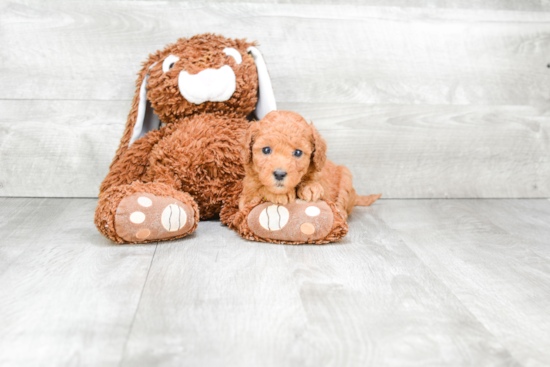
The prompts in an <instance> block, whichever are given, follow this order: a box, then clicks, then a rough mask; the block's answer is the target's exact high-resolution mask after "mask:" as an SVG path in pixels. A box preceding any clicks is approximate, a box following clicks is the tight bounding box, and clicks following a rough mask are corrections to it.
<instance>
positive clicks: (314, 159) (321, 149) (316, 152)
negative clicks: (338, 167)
mask: <svg viewBox="0 0 550 367" xmlns="http://www.w3.org/2000/svg"><path fill="white" fill-rule="evenodd" d="M309 128H310V129H311V135H312V136H313V153H311V165H313V167H314V168H315V170H316V171H317V172H319V171H321V170H322V169H323V167H324V166H325V162H326V161H327V143H326V142H325V139H323V137H322V136H321V135H320V134H319V132H318V131H317V129H316V128H315V126H313V123H311V124H309Z"/></svg>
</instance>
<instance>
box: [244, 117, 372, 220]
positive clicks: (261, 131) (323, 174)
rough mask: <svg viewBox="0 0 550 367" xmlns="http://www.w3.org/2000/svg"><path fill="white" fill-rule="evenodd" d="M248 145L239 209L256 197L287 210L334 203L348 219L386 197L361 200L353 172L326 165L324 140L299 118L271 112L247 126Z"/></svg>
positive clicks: (245, 153) (341, 167)
mask: <svg viewBox="0 0 550 367" xmlns="http://www.w3.org/2000/svg"><path fill="white" fill-rule="evenodd" d="M244 146H245V151H244V168H245V178H244V180H243V192H242V195H241V198H240V201H239V208H240V209H243V208H244V207H245V206H246V205H247V204H248V203H250V202H253V201H255V200H257V199H258V198H262V199H265V200H267V201H270V202H272V203H275V204H281V205H285V204H287V203H289V202H292V201H294V200H295V199H296V197H298V198H299V199H302V200H305V201H317V200H326V201H330V202H333V203H334V204H335V205H336V207H337V208H338V209H339V210H340V211H341V212H342V213H345V216H346V217H347V215H349V214H351V212H352V211H353V207H354V206H356V205H360V206H369V205H371V204H372V203H374V202H375V201H376V200H378V199H379V198H380V197H381V196H382V194H378V195H369V196H361V195H357V193H356V192H355V189H354V188H353V181H352V174H351V172H350V170H349V169H348V168H347V167H345V166H337V165H336V164H334V163H333V162H331V161H329V160H327V156H326V150H327V145H326V143H325V140H324V139H323V138H322V137H321V135H319V132H318V131H317V130H316V129H315V127H314V126H313V124H308V123H307V122H306V120H304V118H303V117H302V116H300V115H299V114H297V113H294V112H289V111H273V112H270V113H269V114H267V115H266V116H265V117H264V118H263V119H262V120H260V121H257V122H255V123H253V124H252V125H251V126H250V127H249V129H248V132H247V134H246V136H245V140H244ZM277 176H278V177H279V178H277Z"/></svg>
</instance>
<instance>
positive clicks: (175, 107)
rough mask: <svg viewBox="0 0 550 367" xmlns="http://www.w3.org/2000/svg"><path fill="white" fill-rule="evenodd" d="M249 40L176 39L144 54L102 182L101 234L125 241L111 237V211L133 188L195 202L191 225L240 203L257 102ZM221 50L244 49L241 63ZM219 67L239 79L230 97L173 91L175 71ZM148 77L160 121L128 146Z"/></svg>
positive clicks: (214, 37)
mask: <svg viewBox="0 0 550 367" xmlns="http://www.w3.org/2000/svg"><path fill="white" fill-rule="evenodd" d="M254 45H255V43H254V42H247V41H245V40H238V39H236V40H235V39H228V38H225V37H223V36H220V35H214V34H202V35H197V36H194V37H191V38H189V39H186V38H182V39H179V40H178V41H177V42H176V43H174V44H171V45H168V46H167V47H166V48H165V49H164V50H162V51H157V52H156V53H154V54H151V55H149V58H148V60H147V61H146V62H145V63H143V67H142V69H141V71H140V72H139V74H138V78H137V81H136V94H135V97H134V100H133V102H132V108H131V110H130V114H129V115H128V119H127V123H126V128H125V130H124V133H123V137H122V139H121V141H120V146H119V148H118V150H117V153H116V155H115V157H114V159H113V162H112V163H111V166H110V170H109V173H108V174H107V177H105V179H104V181H103V183H102V184H101V187H100V194H99V203H98V207H97V209H96V216H95V223H96V226H97V228H98V229H99V231H100V232H101V233H102V234H103V235H105V236H106V237H108V238H110V239H111V240H113V241H116V242H119V243H122V242H125V241H124V240H123V239H121V238H120V237H119V236H118V235H117V234H116V231H115V227H114V220H115V213H116V209H117V206H118V205H119V203H120V201H121V200H122V198H123V197H126V196H128V195H131V194H133V193H135V192H146V193H151V194H155V195H161V196H171V197H173V198H175V199H178V200H180V201H181V202H183V203H187V204H189V203H191V202H192V205H191V204H189V205H190V206H192V207H193V209H194V210H195V212H196V213H195V214H196V216H197V218H196V219H197V220H196V221H195V227H194V228H196V223H197V222H198V219H199V216H200V218H202V219H205V218H211V217H213V216H216V215H218V214H219V213H220V211H221V210H222V209H223V207H224V206H225V205H227V206H228V208H229V207H230V206H231V203H232V202H235V201H236V200H237V198H238V196H239V195H240V192H241V189H242V178H243V177H244V169H243V167H242V162H241V147H240V141H241V140H242V136H243V134H244V133H245V131H246V129H247V128H248V125H249V121H248V120H247V116H248V115H250V114H251V113H252V112H253V111H254V109H255V107H256V102H257V100H258V87H259V84H258V74H257V70H256V64H255V61H254V58H253V57H252V55H250V54H249V53H248V52H247V49H248V48H249V47H250V46H254ZM226 47H231V48H234V49H236V50H237V51H238V52H239V53H240V54H241V56H242V62H241V63H240V64H239V63H237V62H236V61H235V59H234V58H233V57H231V56H228V55H226V54H225V53H224V52H223V50H224V48H226ZM169 55H174V56H177V57H179V60H178V61H177V62H175V63H174V64H173V67H171V68H170V69H169V70H168V71H166V72H164V71H163V70H162V64H163V61H164V60H165V59H166V57H168V56H169ZM224 65H228V66H229V67H231V69H232V70H233V72H234V74H235V80H236V88H235V91H234V93H233V94H232V96H231V97H230V98H229V99H228V100H226V101H224V102H209V101H206V102H203V103H201V104H194V103H191V102H189V101H187V100H186V99H185V98H184V97H183V96H182V94H181V93H180V91H179V88H178V74H179V73H180V71H182V70H185V71H187V72H188V73H189V74H196V73H198V72H200V71H202V70H205V69H209V68H211V69H219V68H220V67H222V66H224ZM147 75H149V77H148V80H147V99H148V100H149V102H150V103H151V106H152V108H154V111H155V113H156V114H157V115H158V117H159V119H160V121H161V122H162V123H163V125H165V126H163V127H161V128H160V129H158V130H153V131H149V132H148V133H147V134H146V135H145V136H143V137H142V138H140V139H138V140H136V141H135V142H134V143H132V145H131V146H129V143H130V139H131V137H132V134H133V132H134V127H135V125H136V121H137V116H138V108H139V104H140V96H139V94H140V88H141V85H142V82H143V81H144V79H145V77H146V76H147ZM140 190H141V191H140ZM223 218H228V216H227V215H224V216H223ZM194 228H193V230H194ZM180 237H181V236H180ZM143 242H147V241H143Z"/></svg>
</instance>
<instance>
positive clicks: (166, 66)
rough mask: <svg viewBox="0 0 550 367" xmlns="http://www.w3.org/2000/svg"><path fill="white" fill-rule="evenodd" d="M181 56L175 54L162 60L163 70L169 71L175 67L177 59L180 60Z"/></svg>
mask: <svg viewBox="0 0 550 367" xmlns="http://www.w3.org/2000/svg"><path fill="white" fill-rule="evenodd" d="M179 59H180V58H179V57H177V56H174V55H169V56H168V57H167V58H165V59H164V61H163V62H162V71H163V72H165V73H166V72H167V71H168V70H170V69H172V68H173V67H174V64H175V63H176V61H178V60H179Z"/></svg>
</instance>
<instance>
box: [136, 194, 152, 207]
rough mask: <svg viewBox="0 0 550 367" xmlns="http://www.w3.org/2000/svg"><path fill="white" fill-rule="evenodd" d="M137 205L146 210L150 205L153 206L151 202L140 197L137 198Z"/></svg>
mask: <svg viewBox="0 0 550 367" xmlns="http://www.w3.org/2000/svg"><path fill="white" fill-rule="evenodd" d="M137 201H138V204H139V205H141V206H144V207H146V208H148V207H150V206H151V205H153V201H152V200H151V199H149V198H146V197H145V196H141V197H139V198H138V200H137Z"/></svg>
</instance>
